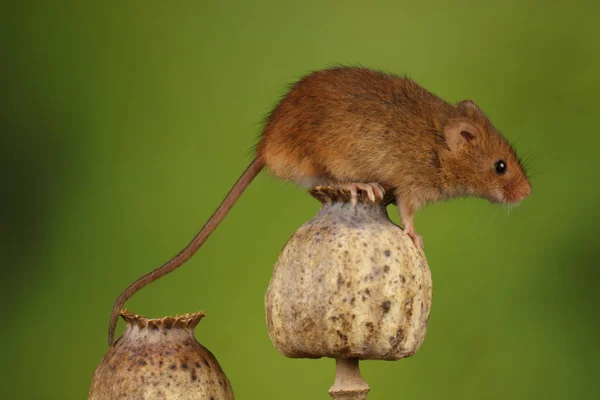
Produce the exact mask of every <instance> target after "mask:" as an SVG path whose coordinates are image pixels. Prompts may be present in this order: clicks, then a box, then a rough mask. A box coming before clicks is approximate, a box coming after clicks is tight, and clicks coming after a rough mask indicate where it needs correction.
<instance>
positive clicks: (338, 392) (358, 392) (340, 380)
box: [329, 358, 371, 400]
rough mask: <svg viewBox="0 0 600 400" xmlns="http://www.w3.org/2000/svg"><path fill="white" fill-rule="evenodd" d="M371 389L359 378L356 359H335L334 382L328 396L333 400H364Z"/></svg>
mask: <svg viewBox="0 0 600 400" xmlns="http://www.w3.org/2000/svg"><path fill="white" fill-rule="evenodd" d="M369 390H371V388H370V387H369V385H368V384H367V382H365V381H364V379H363V378H362V376H360V369H359V367H358V358H336V360H335V382H333V385H332V386H331V387H330V388H329V394H330V395H331V397H333V398H334V399H335V400H366V398H367V394H368V393H369Z"/></svg>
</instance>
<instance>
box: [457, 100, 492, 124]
mask: <svg viewBox="0 0 600 400" xmlns="http://www.w3.org/2000/svg"><path fill="white" fill-rule="evenodd" d="M456 108H457V109H458V110H459V111H460V113H461V114H462V115H464V116H465V117H471V118H473V119H474V120H476V121H485V120H486V119H487V117H486V116H485V114H484V113H483V111H481V108H479V106H478V105H477V104H475V102H473V101H471V100H463V101H461V102H460V103H458V104H457V105H456Z"/></svg>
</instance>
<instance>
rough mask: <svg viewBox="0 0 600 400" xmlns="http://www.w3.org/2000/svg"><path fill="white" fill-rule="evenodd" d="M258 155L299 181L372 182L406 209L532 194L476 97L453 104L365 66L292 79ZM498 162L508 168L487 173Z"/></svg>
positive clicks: (279, 174)
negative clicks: (453, 199) (454, 200)
mask: <svg viewBox="0 0 600 400" xmlns="http://www.w3.org/2000/svg"><path fill="white" fill-rule="evenodd" d="M461 131H467V132H469V134H470V135H468V136H469V138H468V139H467V138H465V137H464V136H463V135H461V133H460V132H461ZM258 157H259V158H261V159H262V160H263V161H264V162H265V164H266V166H267V168H268V169H269V170H270V171H271V172H272V173H273V174H274V175H275V176H277V177H279V178H281V179H285V180H290V181H293V182H296V183H298V184H301V185H305V186H314V185H317V184H335V183H338V182H378V183H380V184H381V185H383V186H384V188H386V190H390V189H392V190H394V191H395V193H396V194H397V196H398V200H399V201H400V202H402V203H404V206H405V208H406V209H407V211H408V212H410V213H414V211H416V210H417V209H418V208H420V207H422V206H423V205H424V204H425V203H426V202H429V201H435V200H441V199H445V198H450V197H456V196H469V195H471V196H480V197H484V198H487V199H490V200H492V201H514V200H517V199H518V198H520V195H526V194H527V193H528V192H529V183H528V182H527V178H526V175H525V173H524V171H523V168H522V166H521V164H520V162H519V160H518V158H517V156H516V155H515V153H514V151H513V150H512V148H511V146H510V144H509V143H508V142H507V141H506V140H505V139H504V138H503V137H502V135H501V134H500V133H499V132H498V131H497V130H496V129H495V128H494V126H493V125H492V124H491V122H490V121H489V120H488V118H487V117H486V116H485V115H484V114H483V112H482V111H481V110H480V109H479V107H477V106H476V105H475V104H474V103H473V102H470V101H465V102H462V103H460V104H459V105H458V106H457V107H454V106H452V105H450V104H448V103H447V102H445V101H443V100H442V99H440V98H439V97H437V96H436V95H434V94H433V93H431V92H429V91H427V90H425V89H423V88H422V87H420V86H419V85H417V84H416V83H415V82H414V81H412V80H410V79H408V78H401V77H397V76H394V75H389V74H385V73H381V72H376V71H372V70H369V69H364V68H334V69H328V70H322V71H317V72H314V73H312V74H310V75H308V76H306V77H304V78H303V79H301V80H300V81H299V82H298V83H296V84H295V85H294V86H293V87H292V88H291V90H290V91H289V93H288V94H287V95H286V96H285V97H284V98H283V99H282V100H281V102H280V103H279V104H278V105H277V107H276V108H275V109H274V110H273V112H272V113H271V115H270V116H269V118H268V119H267V122H266V124H265V128H264V130H263V135H262V138H261V140H260V143H259V145H258ZM498 159H504V160H505V161H506V162H507V164H508V169H507V173H506V174H505V175H498V174H496V173H495V172H494V163H495V161H496V160H498Z"/></svg>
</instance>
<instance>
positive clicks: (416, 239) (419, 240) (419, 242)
mask: <svg viewBox="0 0 600 400" xmlns="http://www.w3.org/2000/svg"><path fill="white" fill-rule="evenodd" d="M406 233H407V234H408V236H410V238H411V239H412V241H413V243H414V244H415V247H416V248H417V250H420V251H423V248H424V244H423V237H422V236H421V235H419V234H418V233H417V232H415V231H414V230H412V229H409V230H407V231H406Z"/></svg>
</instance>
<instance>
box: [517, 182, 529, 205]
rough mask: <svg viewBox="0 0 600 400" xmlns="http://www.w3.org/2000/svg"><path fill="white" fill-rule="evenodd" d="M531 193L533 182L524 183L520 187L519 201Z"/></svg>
mask: <svg viewBox="0 0 600 400" xmlns="http://www.w3.org/2000/svg"><path fill="white" fill-rule="evenodd" d="M530 194H531V184H530V183H529V182H526V183H524V184H523V185H521V187H520V188H519V191H518V193H517V201H521V200H523V199H524V198H526V197H527V196H529V195H530Z"/></svg>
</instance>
